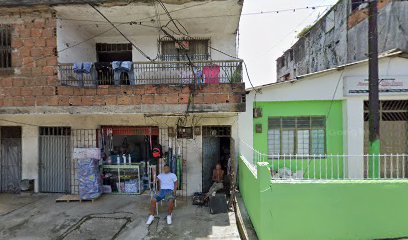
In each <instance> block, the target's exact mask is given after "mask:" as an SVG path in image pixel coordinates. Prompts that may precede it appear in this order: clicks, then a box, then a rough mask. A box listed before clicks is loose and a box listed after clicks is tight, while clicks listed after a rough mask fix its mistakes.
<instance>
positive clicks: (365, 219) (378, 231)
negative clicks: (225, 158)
mask: <svg viewBox="0 0 408 240" xmlns="http://www.w3.org/2000/svg"><path fill="white" fill-rule="evenodd" d="M269 171H270V170H269V168H268V166H266V165H263V163H258V169H257V173H256V174H253V172H251V171H250V170H249V168H248V163H246V160H243V157H241V159H240V162H239V174H240V175H239V186H240V191H241V194H242V197H243V200H244V203H245V206H246V208H247V211H248V213H249V215H250V217H251V220H252V222H253V225H254V227H255V230H256V232H257V234H258V237H259V239H260V240H264V239H268V240H269V239H270V240H273V239H278V240H285V239H294V240H297V239H302V240H307V239H313V240H319V239H322V240H330V239H347V240H353V239H384V238H401V237H408V204H407V199H408V181H407V180H359V181H357V180H355V181H352V180H332V181H320V182H317V181H314V182H311V181H297V182H294V181H291V182H289V181H286V182H285V181H271V177H270V174H269Z"/></svg>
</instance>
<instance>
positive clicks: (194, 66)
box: [58, 60, 242, 87]
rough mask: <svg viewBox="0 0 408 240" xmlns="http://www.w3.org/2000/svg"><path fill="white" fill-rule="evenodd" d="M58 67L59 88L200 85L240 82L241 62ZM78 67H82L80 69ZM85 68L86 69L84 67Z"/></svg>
mask: <svg viewBox="0 0 408 240" xmlns="http://www.w3.org/2000/svg"><path fill="white" fill-rule="evenodd" d="M126 63H127V64H128V65H126V66H121V65H120V63H117V62H116V63H115V62H113V63H101V62H97V63H90V64H89V63H87V64H85V63H83V64H82V63H77V64H73V63H68V64H59V66H58V68H59V69H58V75H59V80H60V83H61V85H63V86H76V87H96V86H99V85H116V86H119V85H166V84H167V85H193V84H197V85H201V84H204V85H205V84H219V83H221V84H222V83H241V82H242V60H224V61H192V62H189V61H158V62H126ZM81 64H82V66H81ZM85 65H86V67H84V66H85Z"/></svg>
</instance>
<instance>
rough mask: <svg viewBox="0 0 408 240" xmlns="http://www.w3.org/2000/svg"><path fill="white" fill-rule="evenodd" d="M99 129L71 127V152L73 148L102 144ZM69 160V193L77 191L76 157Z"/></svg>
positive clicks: (92, 146) (99, 145)
mask: <svg viewBox="0 0 408 240" xmlns="http://www.w3.org/2000/svg"><path fill="white" fill-rule="evenodd" d="M100 136H101V130H100V129H71V146H72V149H70V150H71V151H72V152H73V150H74V148H98V147H101V146H102V145H103V144H102V143H100V141H101V138H100ZM70 162H71V169H70V172H71V179H70V185H71V187H70V191H71V194H78V193H79V182H78V176H77V174H78V166H77V159H74V158H72V159H70Z"/></svg>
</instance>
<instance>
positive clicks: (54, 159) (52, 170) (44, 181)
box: [39, 127, 71, 193]
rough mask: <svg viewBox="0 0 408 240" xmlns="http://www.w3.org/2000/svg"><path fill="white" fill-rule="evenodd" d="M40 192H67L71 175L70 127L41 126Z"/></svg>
mask: <svg viewBox="0 0 408 240" xmlns="http://www.w3.org/2000/svg"><path fill="white" fill-rule="evenodd" d="M39 144H40V145H39V146H40V150H39V156H40V159H39V160H40V166H39V167H40V169H39V171H40V174H39V175H40V176H39V180H40V181H39V186H40V192H50V193H67V192H69V191H70V176H71V166H70V161H71V128H69V127H41V128H40V141H39Z"/></svg>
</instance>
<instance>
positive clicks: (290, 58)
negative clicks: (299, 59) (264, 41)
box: [289, 49, 293, 61]
mask: <svg viewBox="0 0 408 240" xmlns="http://www.w3.org/2000/svg"><path fill="white" fill-rule="evenodd" d="M289 61H293V49H289Z"/></svg>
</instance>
